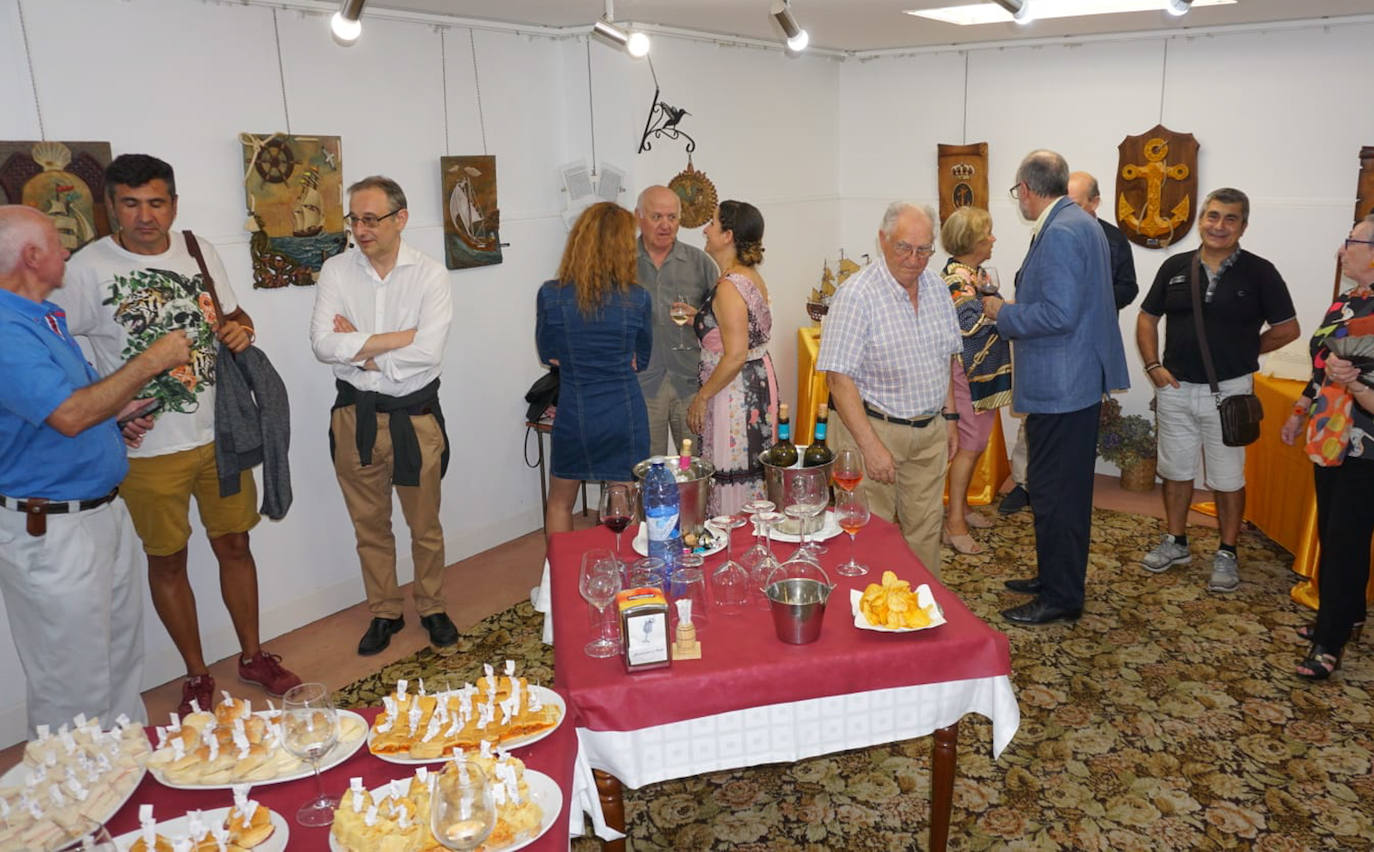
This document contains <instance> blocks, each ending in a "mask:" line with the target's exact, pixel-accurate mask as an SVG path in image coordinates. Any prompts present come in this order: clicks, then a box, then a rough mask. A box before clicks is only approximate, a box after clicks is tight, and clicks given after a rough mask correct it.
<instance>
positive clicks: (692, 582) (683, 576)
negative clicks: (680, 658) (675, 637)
mask: <svg viewBox="0 0 1374 852" xmlns="http://www.w3.org/2000/svg"><path fill="white" fill-rule="evenodd" d="M704 561H705V560H703V559H702V558H701V554H699V553H692V552H690V551H683V554H682V558H681V560H680V561H679V562H678V567H677V569H676V570H674V571H673V574H672V576H671V577H670V578H669V580H668V604H669V607H670V609H669V615H670V616H671V617H672V622H673V629H674V630H676V629H677V622H678V615H677V605H676V603H674V602H675V601H678V600H681V599H683V598H690V599H691V601H692V624H693V625H694V626H695V627H696V629H697V633H698V634H700V633H701V632H702V631H704V630H705V629H706V626H707V623H708V622H709V621H710V610H709V608H708V603H707V597H706V576H705V574H703V573H702V570H701V566H702V564H703V563H704Z"/></svg>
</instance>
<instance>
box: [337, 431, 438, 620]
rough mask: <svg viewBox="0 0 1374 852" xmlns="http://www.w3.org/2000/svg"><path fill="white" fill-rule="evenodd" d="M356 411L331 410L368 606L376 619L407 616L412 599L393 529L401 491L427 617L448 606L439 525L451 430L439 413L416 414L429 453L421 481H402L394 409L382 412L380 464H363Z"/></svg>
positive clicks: (419, 598)
mask: <svg viewBox="0 0 1374 852" xmlns="http://www.w3.org/2000/svg"><path fill="white" fill-rule="evenodd" d="M356 415H357V412H356V409H355V407H354V406H352V405H347V406H344V407H342V408H336V409H334V411H333V412H332V414H331V415H330V418H329V428H330V430H331V431H332V433H333V435H334V475H335V476H336V477H337V478H338V480H339V490H341V491H342V492H343V498H344V505H346V506H347V507H348V516H349V517H350V518H352V520H353V532H354V534H355V535H356V536H357V539H358V559H359V561H360V562H361V563H362V569H363V586H364V588H365V589H366V590H367V604H368V608H369V609H370V610H371V611H372V615H373V616H374V617H376V618H400V617H401V613H402V611H403V610H404V603H405V602H404V600H403V599H402V597H401V591H400V589H399V588H398V587H397V585H396V537H395V536H394V535H393V534H392V532H391V513H392V509H391V492H392V490H393V489H394V490H395V492H396V496H397V497H398V498H400V502H401V512H402V513H403V514H404V515H405V519H406V525H407V526H408V527H410V555H411V558H412V559H413V560H414V562H415V585H414V587H413V589H412V595H413V597H414V598H415V609H416V610H417V611H418V612H419V613H420V615H422V616H423V615H433V614H434V613H436V612H443V611H444V598H443V580H444V530H443V527H442V526H440V524H439V458H440V456H441V455H442V454H443V451H444V436H443V434H442V433H440V431H439V424H438V422H437V421H436V420H435V419H434V416H433V415H431V414H423V415H419V416H415V417H411V418H410V421H411V424H412V425H413V426H414V427H415V437H416V439H417V440H418V441H419V442H420V456H421V458H422V459H423V462H422V464H421V466H420V484H419V485H394V484H393V483H392V481H391V470H392V463H393V457H392V450H391V431H390V423H391V421H390V416H391V415H388V414H385V413H383V412H380V411H379V412H377V442H376V444H374V445H373V447H372V464H370V465H368V466H366V467H363V466H362V465H361V464H360V463H359V462H358V442H357V438H356V434H357V416H356ZM398 416H406V415H398Z"/></svg>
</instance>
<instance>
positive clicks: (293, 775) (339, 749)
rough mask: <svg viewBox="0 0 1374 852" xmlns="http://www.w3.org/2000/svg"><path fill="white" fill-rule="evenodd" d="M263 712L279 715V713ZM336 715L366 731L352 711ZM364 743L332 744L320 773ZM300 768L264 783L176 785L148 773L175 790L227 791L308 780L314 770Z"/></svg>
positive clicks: (361, 740)
mask: <svg viewBox="0 0 1374 852" xmlns="http://www.w3.org/2000/svg"><path fill="white" fill-rule="evenodd" d="M265 712H269V713H279V712H280V711H265ZM338 713H339V719H340V722H342V720H343V717H344V716H352V717H353V718H354V719H355V720H357V723H358V724H359V725H362V730H363V731H364V732H366V731H367V730H368V727H367V720H366V719H364V718H363V717H362V716H359V715H358V714H357V713H354V712H353V711H352V710H340V711H338ZM365 742H367V737H366V736H360V737H358V738H357V739H353V740H344V739H342V738H340V739H339V741H338V742H337V743H335V744H334V747H333V748H332V749H330V750H329V752H328V753H327V754H325V756H324V757H323V758H321V759H320V771H321V772H323V771H325V770H326V769H333V768H334V767H335V766H338V765H339V764H340V763H343V762H344V761H345V760H348V759H349V758H350V757H352V756H353V755H354V754H355V753H356V752H357V751H358V749H360V748H362V747H363V743H365ZM278 748H280V746H278ZM302 766H303V768H302V769H300V770H298V771H295V772H289V773H287V774H285V775H279V776H277V777H276V778H268V779H266V780H264V781H232V782H230V783H227V784H178V783H176V782H173V781H168V780H167V778H166V776H164V775H163V773H162V770H160V769H158V768H157V767H152V768H150V769H149V771H150V772H152V773H153V777H154V778H156V779H157V781H158V783H159V784H161V785H163V786H164V787H171V788H173V789H176V790H229V789H231V788H233V786H234V785H235V784H251V785H253V786H254V787H264V786H266V785H268V784H285V783H286V782H287V781H296V780H299V779H301V778H309V777H310V776H311V775H314V774H315V770H313V769H311V768H310V764H309V763H303V765H302Z"/></svg>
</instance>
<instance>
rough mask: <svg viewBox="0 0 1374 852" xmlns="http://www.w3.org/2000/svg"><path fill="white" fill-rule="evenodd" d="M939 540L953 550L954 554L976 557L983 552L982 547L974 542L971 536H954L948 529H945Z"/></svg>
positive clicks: (966, 534) (963, 534)
mask: <svg viewBox="0 0 1374 852" xmlns="http://www.w3.org/2000/svg"><path fill="white" fill-rule="evenodd" d="M940 538H941V540H942V541H943V542H944V543H945V544H947V545H949V546H950V547H952V548H954V550H955V551H956V552H958V553H962V554H963V555H965V556H977V555H978V554H980V553H982V552H983V546H982V545H981V544H979V543H978V542H976V541H974V540H973V536H971V535H969V534H968V533H960V534H959V535H955V534H954V533H952V532H950V531H949V527H945V529H944V534H943V535H941V536H940Z"/></svg>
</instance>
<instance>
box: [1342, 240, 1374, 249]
mask: <svg viewBox="0 0 1374 852" xmlns="http://www.w3.org/2000/svg"><path fill="white" fill-rule="evenodd" d="M1355 245H1359V246H1374V240H1356V239H1348V240H1346V241H1345V247H1346V248H1350V247H1351V246H1355Z"/></svg>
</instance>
